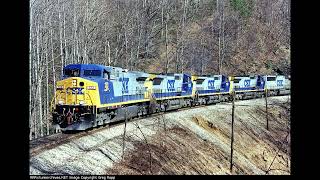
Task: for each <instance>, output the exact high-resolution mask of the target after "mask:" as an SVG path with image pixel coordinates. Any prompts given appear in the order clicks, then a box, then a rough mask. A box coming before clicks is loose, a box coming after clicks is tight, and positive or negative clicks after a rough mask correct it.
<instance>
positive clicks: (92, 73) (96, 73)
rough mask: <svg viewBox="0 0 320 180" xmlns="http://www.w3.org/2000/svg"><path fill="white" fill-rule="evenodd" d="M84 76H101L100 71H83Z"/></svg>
mask: <svg viewBox="0 0 320 180" xmlns="http://www.w3.org/2000/svg"><path fill="white" fill-rule="evenodd" d="M83 75H84V76H101V71H100V70H84V73H83Z"/></svg>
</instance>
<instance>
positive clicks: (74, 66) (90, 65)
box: [64, 64, 111, 70]
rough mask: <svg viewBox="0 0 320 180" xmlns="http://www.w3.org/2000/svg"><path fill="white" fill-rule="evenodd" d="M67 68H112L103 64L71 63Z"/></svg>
mask: <svg viewBox="0 0 320 180" xmlns="http://www.w3.org/2000/svg"><path fill="white" fill-rule="evenodd" d="M64 68H65V69H91V70H104V69H105V70H111V67H110V66H103V65H100V64H69V65H67V66H65V67H64Z"/></svg>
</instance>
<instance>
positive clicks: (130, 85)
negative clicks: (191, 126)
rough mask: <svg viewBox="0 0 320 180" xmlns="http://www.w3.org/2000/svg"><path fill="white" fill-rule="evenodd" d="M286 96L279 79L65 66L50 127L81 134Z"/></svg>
mask: <svg viewBox="0 0 320 180" xmlns="http://www.w3.org/2000/svg"><path fill="white" fill-rule="evenodd" d="M265 90H268V94H269V95H270V96H272V95H281V94H288V93H290V80H288V79H286V78H285V77H284V76H269V75H268V76H261V75H256V76H245V77H244V76H241V77H237V76H235V77H233V76H232V77H227V76H224V75H206V76H194V75H191V74H187V73H182V74H177V73H170V74H149V73H144V72H137V71H127V70H126V69H122V68H119V67H111V66H102V65H97V64H70V65H67V66H66V67H64V70H63V77H62V80H61V81H58V82H57V84H56V94H55V96H54V98H53V104H52V106H53V112H52V115H53V124H54V125H56V126H59V127H60V128H61V129H62V130H63V131H67V130H86V129H89V128H92V127H96V126H100V125H104V124H108V123H111V122H115V121H120V120H124V119H125V118H127V119H130V118H133V117H137V116H144V115H147V114H152V113H156V112H161V111H169V110H174V109H179V108H182V107H188V106H189V107H191V106H195V105H200V104H213V103H218V102H221V101H228V100H230V99H231V96H230V94H231V92H232V91H235V92H236V95H237V96H236V98H237V99H248V98H255V97H262V96H263V95H264V92H265Z"/></svg>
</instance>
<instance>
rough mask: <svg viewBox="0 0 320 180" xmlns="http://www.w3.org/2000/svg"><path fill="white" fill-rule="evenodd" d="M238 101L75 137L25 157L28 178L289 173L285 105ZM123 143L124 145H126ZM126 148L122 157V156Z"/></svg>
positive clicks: (276, 100) (272, 101)
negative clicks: (232, 128) (79, 175)
mask: <svg viewBox="0 0 320 180" xmlns="http://www.w3.org/2000/svg"><path fill="white" fill-rule="evenodd" d="M288 100H289V97H288V96H281V97H271V98H269V100H268V102H269V105H268V107H269V109H268V112H269V115H268V118H269V130H267V129H266V112H265V104H264V103H265V101H264V99H256V100H246V101H239V102H236V109H235V124H234V154H233V157H234V159H233V162H234V163H233V165H234V166H233V171H232V173H231V172H230V170H229V167H230V162H229V161H230V142H231V140H230V139H231V104H230V103H224V104H217V105H212V106H206V107H202V108H198V109H189V110H184V111H178V112H173V113H169V114H165V115H162V116H159V117H156V118H146V119H143V120H141V121H138V122H134V123H128V125H127V132H126V138H125V142H123V135H122V134H123V128H124V127H123V126H118V127H115V128H112V129H109V130H105V131H102V132H99V133H97V134H95V135H90V136H88V137H83V138H80V139H78V140H76V141H74V142H70V143H68V144H64V145H61V146H58V147H57V148H55V149H52V150H49V151H46V152H42V153H40V154H39V155H37V156H35V157H32V158H31V159H30V174H266V172H268V174H290V134H289V132H290V130H289V129H290V118H289V116H290V115H289V112H290V103H289V102H288ZM123 145H125V148H123V147H124V146H123ZM123 150H124V153H123Z"/></svg>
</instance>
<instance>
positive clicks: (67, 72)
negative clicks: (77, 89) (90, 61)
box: [64, 69, 80, 77]
mask: <svg viewBox="0 0 320 180" xmlns="http://www.w3.org/2000/svg"><path fill="white" fill-rule="evenodd" d="M79 75H80V71H79V69H65V70H64V76H66V77H79Z"/></svg>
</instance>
